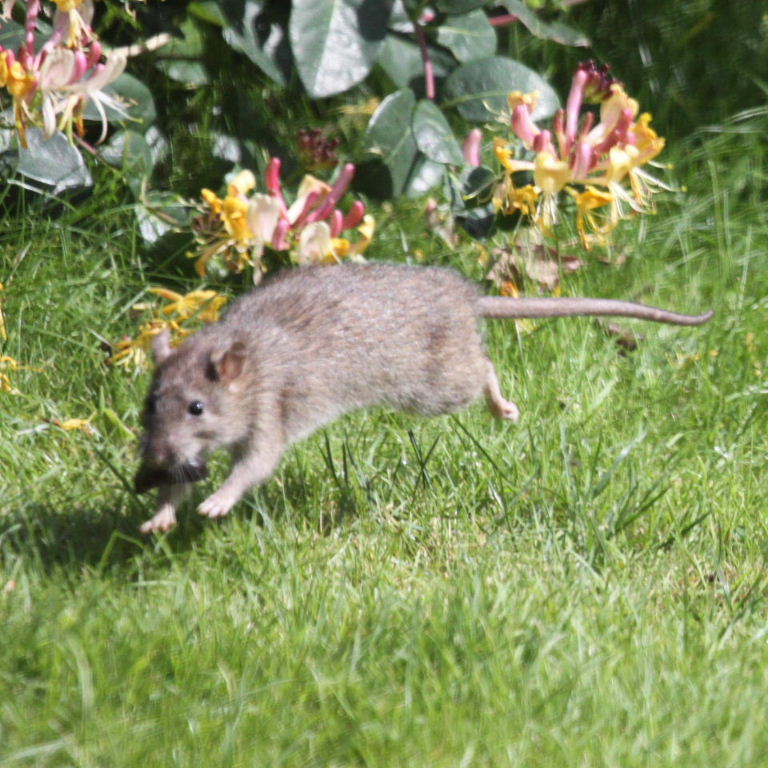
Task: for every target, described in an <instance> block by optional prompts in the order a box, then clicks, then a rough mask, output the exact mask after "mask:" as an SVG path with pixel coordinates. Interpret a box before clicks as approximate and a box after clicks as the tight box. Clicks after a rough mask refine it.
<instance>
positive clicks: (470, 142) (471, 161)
mask: <svg viewBox="0 0 768 768" xmlns="http://www.w3.org/2000/svg"><path fill="white" fill-rule="evenodd" d="M482 143H483V132H482V131H481V130H480V129H479V128H473V129H472V130H471V131H470V132H469V133H468V134H467V138H466V139H464V147H463V150H464V161H465V162H466V164H467V165H473V166H478V165H480V162H481V160H480V147H481V146H482Z"/></svg>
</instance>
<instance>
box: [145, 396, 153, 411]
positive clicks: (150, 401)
mask: <svg viewBox="0 0 768 768" xmlns="http://www.w3.org/2000/svg"><path fill="white" fill-rule="evenodd" d="M144 410H145V411H146V412H147V413H148V414H149V415H152V414H153V413H154V412H155V396H154V395H150V396H149V397H148V398H147V403H146V405H145V406H144Z"/></svg>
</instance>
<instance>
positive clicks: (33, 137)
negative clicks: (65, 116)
mask: <svg viewBox="0 0 768 768" xmlns="http://www.w3.org/2000/svg"><path fill="white" fill-rule="evenodd" d="M27 142H28V144H29V146H28V147H27V148H26V149H19V155H18V157H19V159H18V163H17V165H16V170H17V171H18V172H19V173H21V174H23V175H24V176H27V177H28V178H30V179H35V181H41V182H43V183H44V184H50V185H51V186H52V187H54V188H55V189H56V190H62V189H71V188H73V187H90V186H91V185H92V184H93V180H92V179H91V174H90V172H89V171H88V168H87V167H86V165H85V163H84V162H83V158H82V156H81V155H80V152H79V151H78V150H77V149H76V148H75V147H73V146H72V144H71V143H70V141H69V139H68V138H67V137H66V136H65V135H64V134H63V133H61V131H58V132H57V133H54V134H53V136H51V138H50V139H45V138H44V137H43V134H42V132H41V131H40V130H39V129H38V128H29V129H28V130H27Z"/></svg>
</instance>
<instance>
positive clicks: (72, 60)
mask: <svg viewBox="0 0 768 768" xmlns="http://www.w3.org/2000/svg"><path fill="white" fill-rule="evenodd" d="M54 3H55V5H56V10H55V12H54V14H53V31H52V33H51V35H50V37H49V38H48V39H47V40H46V41H45V42H44V43H43V44H42V46H40V48H39V50H38V49H37V48H36V44H37V33H38V15H39V13H40V11H41V9H42V2H41V0H28V2H27V5H26V20H25V37H24V42H23V43H22V45H21V46H20V47H19V49H18V51H16V52H15V53H14V52H13V51H10V50H4V49H3V48H2V47H1V46H0V87H2V88H5V89H6V90H7V91H8V94H9V95H10V96H11V98H12V100H13V108H14V117H15V122H16V128H17V133H18V135H19V140H20V142H21V144H22V146H24V147H26V146H27V139H26V129H27V127H28V126H29V125H37V126H39V127H40V128H41V129H42V132H43V135H44V136H45V137H46V138H50V137H51V136H52V135H53V134H54V133H55V131H56V130H60V131H63V132H64V133H66V134H67V135H68V136H70V138H71V137H72V134H73V131H74V129H75V128H76V129H77V130H78V132H79V133H81V134H82V133H83V130H84V129H83V115H84V112H85V107H86V104H87V103H89V102H90V103H92V104H93V105H94V107H95V109H96V111H97V112H98V114H99V116H100V118H101V124H102V131H101V137H100V141H101V140H103V139H104V138H105V136H106V131H107V125H108V120H107V112H106V107H109V108H110V109H111V110H113V111H114V112H116V113H117V114H121V115H123V116H125V115H127V112H126V111H125V108H124V105H123V104H122V103H121V102H120V100H119V99H118V98H116V97H114V96H112V95H110V94H107V93H106V92H105V90H104V89H105V88H106V86H108V85H109V84H110V83H112V82H114V81H115V80H116V79H117V78H118V77H119V76H120V75H121V74H122V73H123V71H124V69H125V65H126V60H127V57H128V55H129V54H132V53H134V52H135V53H138V52H139V51H140V50H143V48H142V47H141V46H140V47H139V48H138V49H137V50H136V51H133V50H132V49H118V50H111V51H107V50H104V49H103V48H102V46H101V44H100V43H99V42H98V40H97V39H96V36H95V34H94V32H93V30H92V29H91V26H90V24H91V20H92V18H93V2H92V0H54ZM13 4H14V3H13V2H10V1H7V2H6V3H5V4H4V6H3V8H4V11H5V13H6V14H9V13H10V11H11V9H12V7H13ZM166 40H167V37H166V36H158V37H157V38H153V39H152V40H150V41H147V43H146V46H145V47H157V46H159V45H161V44H163V43H164V42H165V41H166Z"/></svg>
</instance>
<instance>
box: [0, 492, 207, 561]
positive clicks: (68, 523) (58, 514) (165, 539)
mask: <svg viewBox="0 0 768 768" xmlns="http://www.w3.org/2000/svg"><path fill="white" fill-rule="evenodd" d="M145 517H146V513H145V510H144V509H143V508H142V507H139V506H138V505H135V504H130V503H129V504H128V505H127V506H125V507H120V506H116V505H109V506H106V505H105V506H104V507H103V508H100V509H99V508H92V507H90V508H80V509H68V510H63V509H61V508H60V507H53V506H47V505H45V504H30V505H26V506H24V507H19V508H11V509H9V510H4V512H3V514H2V515H0V552H2V551H5V552H12V553H15V554H18V555H22V556H24V557H25V558H31V559H33V560H34V561H36V562H38V563H39V564H40V566H41V567H42V568H43V569H44V570H45V571H46V572H50V571H51V570H52V569H54V568H61V567H64V568H65V569H66V568H69V567H74V568H78V569H79V568H81V567H83V566H87V567H91V568H94V569H96V570H99V571H106V570H110V569H112V568H114V567H118V568H120V567H124V566H126V565H128V564H129V563H131V562H132V561H134V560H136V559H138V558H144V557H146V556H150V557H152V556H153V554H157V553H162V554H163V556H167V555H170V554H173V553H174V552H179V551H185V550H187V549H189V547H190V546H191V545H192V544H193V542H194V541H195V540H196V539H197V538H198V536H199V535H200V533H201V531H202V529H203V525H204V521H203V520H199V519H197V516H194V515H183V516H181V519H180V521H179V525H178V526H177V527H176V528H175V529H174V530H173V532H171V533H170V534H166V535H163V536H161V537H158V536H144V535H142V534H141V533H140V532H139V525H140V524H141V522H142V520H143V519H144V518H145Z"/></svg>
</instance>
